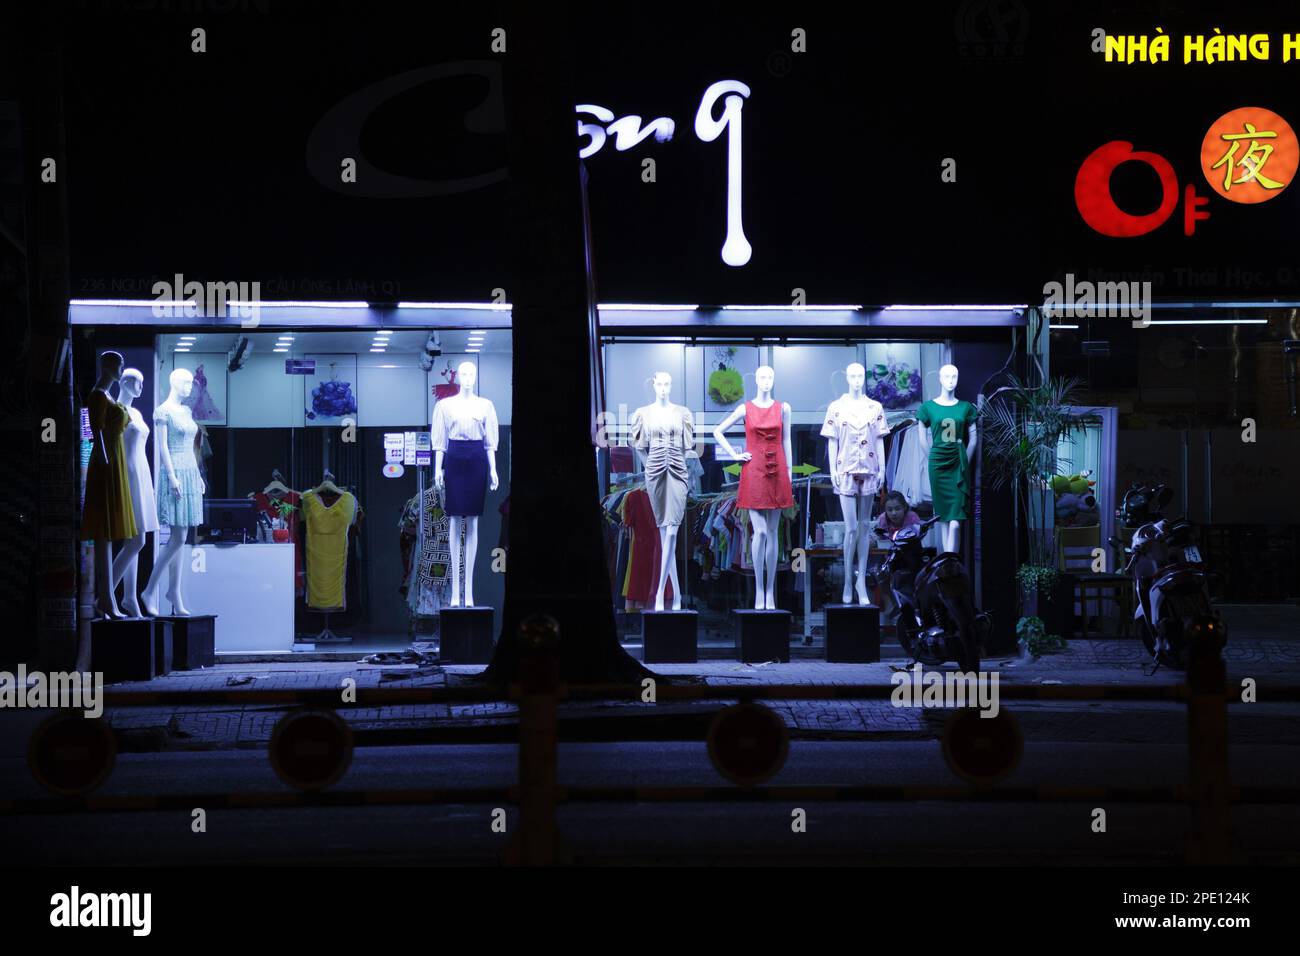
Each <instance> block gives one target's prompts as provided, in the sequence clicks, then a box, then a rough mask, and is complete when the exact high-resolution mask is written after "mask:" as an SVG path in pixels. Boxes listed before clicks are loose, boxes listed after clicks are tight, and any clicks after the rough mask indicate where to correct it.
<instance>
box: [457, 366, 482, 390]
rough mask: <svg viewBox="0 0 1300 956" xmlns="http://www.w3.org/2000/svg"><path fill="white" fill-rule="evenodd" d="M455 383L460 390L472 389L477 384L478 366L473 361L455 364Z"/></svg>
mask: <svg viewBox="0 0 1300 956" xmlns="http://www.w3.org/2000/svg"><path fill="white" fill-rule="evenodd" d="M456 384H457V385H459V386H460V390H461V391H462V392H472V391H474V386H476V385H477V384H478V366H477V365H475V364H474V363H473V362H461V363H460V364H459V365H457V366H456Z"/></svg>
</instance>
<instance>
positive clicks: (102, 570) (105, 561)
mask: <svg viewBox="0 0 1300 956" xmlns="http://www.w3.org/2000/svg"><path fill="white" fill-rule="evenodd" d="M95 611H96V613H98V614H99V616H100V617H105V618H108V619H109V620H116V619H117V618H120V617H123V616H124V615H123V614H122V612H121V611H119V610H118V608H117V600H116V598H114V597H113V544H112V542H110V541H108V540H107V539H105V540H103V541H100V540H98V539H97V540H96V541H95Z"/></svg>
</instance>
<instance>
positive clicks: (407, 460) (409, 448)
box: [402, 432, 419, 465]
mask: <svg viewBox="0 0 1300 956" xmlns="http://www.w3.org/2000/svg"><path fill="white" fill-rule="evenodd" d="M417 434H419V433H418V432H405V433H404V434H403V438H404V441H403V444H402V464H403V465H414V464H415V436H416V435H417Z"/></svg>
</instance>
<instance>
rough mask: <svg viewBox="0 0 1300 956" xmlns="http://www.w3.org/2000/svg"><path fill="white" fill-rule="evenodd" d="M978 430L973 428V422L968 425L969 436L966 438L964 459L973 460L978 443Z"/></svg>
mask: <svg viewBox="0 0 1300 956" xmlns="http://www.w3.org/2000/svg"><path fill="white" fill-rule="evenodd" d="M979 441H980V438H979V432H978V431H976V430H975V423H974V422H972V423H971V426H970V437H969V438H967V439H966V460H967V461H974V460H975V448H976V446H978V445H979Z"/></svg>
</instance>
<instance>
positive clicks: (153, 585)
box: [141, 528, 189, 617]
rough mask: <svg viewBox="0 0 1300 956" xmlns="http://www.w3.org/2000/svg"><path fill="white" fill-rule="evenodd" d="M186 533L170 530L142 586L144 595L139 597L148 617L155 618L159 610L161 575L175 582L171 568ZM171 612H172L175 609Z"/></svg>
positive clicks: (169, 589)
mask: <svg viewBox="0 0 1300 956" xmlns="http://www.w3.org/2000/svg"><path fill="white" fill-rule="evenodd" d="M188 532H189V529H188V528H172V529H171V534H170V535H168V537H167V543H166V544H164V545H163V546H162V548H161V549H160V550H159V552H158V559H157V560H156V561H154V565H153V571H152V573H150V575H149V583H148V584H146V585H145V586H144V594H142V595H141V601H142V603H143V604H144V612H145V613H146V614H148V615H149V616H150V617H157V616H158V612H159V611H160V610H161V607H160V606H159V603H158V590H159V588H160V587H161V586H162V581H163V575H167V576H168V577H169V579H170V580H171V581H172V582H175V580H176V578H175V576H174V572H173V571H172V570H171V566H172V564H173V563H174V562H176V561H179V560H180V557H181V550H182V549H183V548H184V547H185V537H186V535H187V533H188ZM172 590H174V587H169V588H168V591H172ZM172 610H173V611H174V610H175V608H173V609H172Z"/></svg>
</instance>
